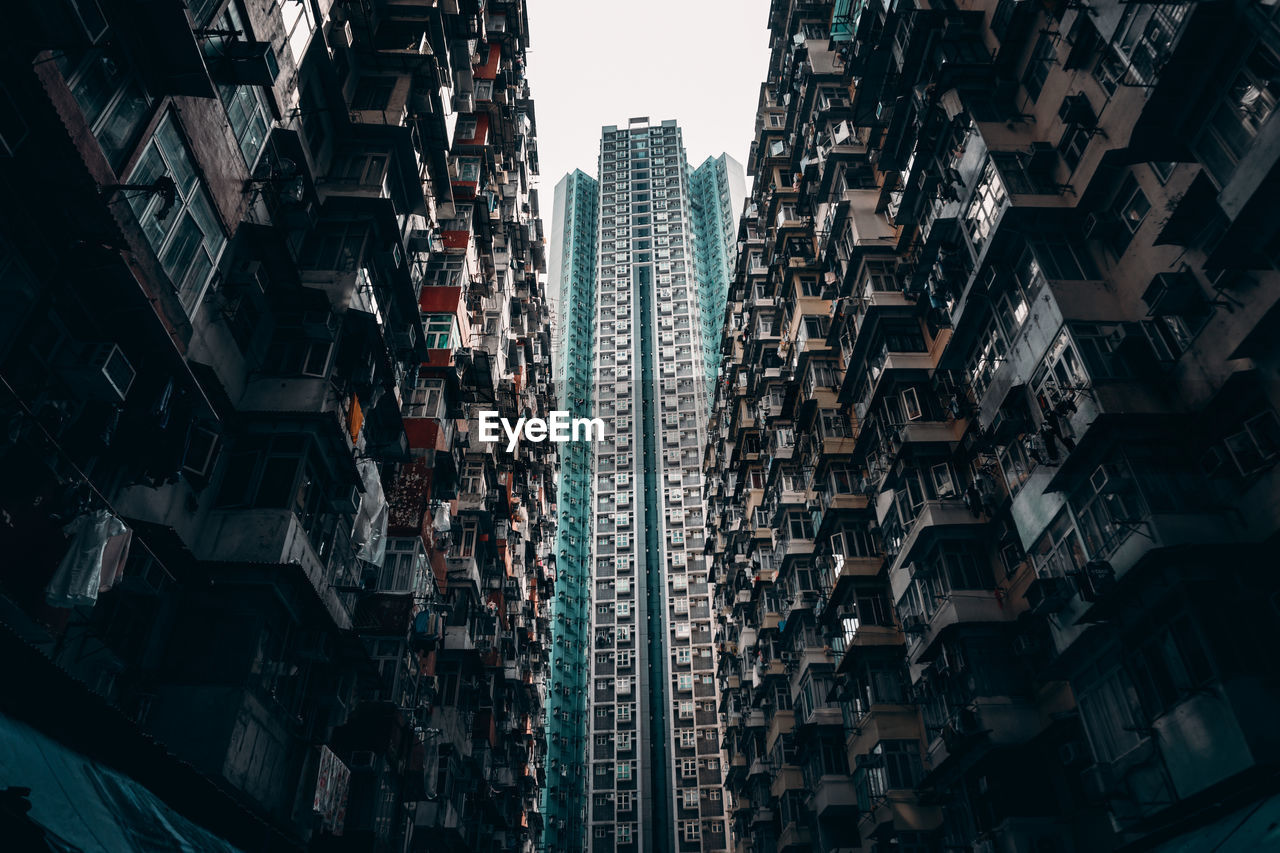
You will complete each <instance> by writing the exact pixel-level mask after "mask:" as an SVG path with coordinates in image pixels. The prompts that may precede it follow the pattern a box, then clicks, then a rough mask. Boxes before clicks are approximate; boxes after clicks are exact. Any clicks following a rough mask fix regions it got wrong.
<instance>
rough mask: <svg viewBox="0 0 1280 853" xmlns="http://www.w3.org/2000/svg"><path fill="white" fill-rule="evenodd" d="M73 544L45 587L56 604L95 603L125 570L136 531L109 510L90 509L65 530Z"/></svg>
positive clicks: (72, 521) (53, 604)
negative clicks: (100, 593) (100, 594)
mask: <svg viewBox="0 0 1280 853" xmlns="http://www.w3.org/2000/svg"><path fill="white" fill-rule="evenodd" d="M62 532H63V533H66V534H67V535H68V536H70V537H71V544H70V546H69V547H68V548H67V553H66V554H65V555H64V556H63V558H62V562H61V563H60V564H59V565H58V570H57V571H56V572H54V575H53V579H52V580H50V581H49V586H48V588H47V589H46V590H45V597H46V600H47V601H48V602H49V604H50V605H52V606H54V607H75V606H77V605H81V604H87V605H92V604H94V603H95V602H97V600H98V593H99V592H106V591H107V590H109V589H110V588H111V587H112V586H113V585H114V584H115V582H116V581H117V580H119V578H120V575H121V573H122V572H123V571H124V564H125V561H126V560H128V558H129V545H130V543H131V542H132V540H133V531H132V530H130V529H129V527H128V525H126V524H125V523H124V522H123V521H121V520H120V519H118V518H116V517H115V516H114V515H112V514H111V513H110V512H108V511H107V510H105V509H100V510H96V511H94V512H87V513H85V514H83V515H80V516H77V517H76V518H74V519H72V520H71V522H70V523H69V524H67V526H66V527H64V528H63V529H62Z"/></svg>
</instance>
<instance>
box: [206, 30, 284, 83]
mask: <svg viewBox="0 0 1280 853" xmlns="http://www.w3.org/2000/svg"><path fill="white" fill-rule="evenodd" d="M222 51H223V53H222V56H221V64H220V65H219V66H217V72H218V73H217V76H218V77H221V78H223V79H224V80H225V81H226V82H231V83H240V84H244V85H248V86H273V85H275V82H276V77H277V76H279V74H280V62H279V60H277V59H276V52H275V49H274V48H272V46H271V43H270V42H265V41H228V42H224V44H223V48H222Z"/></svg>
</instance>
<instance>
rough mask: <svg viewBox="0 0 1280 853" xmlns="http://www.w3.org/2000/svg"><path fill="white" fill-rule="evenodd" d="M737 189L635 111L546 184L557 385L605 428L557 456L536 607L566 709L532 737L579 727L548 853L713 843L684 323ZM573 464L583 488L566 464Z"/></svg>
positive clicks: (712, 700) (699, 334)
mask: <svg viewBox="0 0 1280 853" xmlns="http://www.w3.org/2000/svg"><path fill="white" fill-rule="evenodd" d="M741 183H742V177H741V175H740V173H739V170H738V169H737V168H736V164H734V163H733V162H732V160H729V159H728V158H724V157H722V158H719V159H711V160H708V161H707V163H706V164H705V165H704V166H703V167H700V168H699V169H697V170H692V171H691V170H690V169H689V167H688V164H687V162H686V157H685V152H684V144H683V140H682V138H681V132H680V128H679V127H678V126H677V125H676V123H675V122H674V121H664V122H661V123H650V122H649V121H648V119H643V118H642V119H633V120H632V121H631V122H630V123H629V124H628V125H627V126H626V127H606V128H604V131H603V137H602V139H601V143H600V160H599V177H598V180H595V181H593V180H592V179H590V178H589V177H587V176H586V175H584V174H583V173H581V172H575V173H574V174H572V175H570V176H568V177H566V178H565V180H564V181H562V182H561V184H560V186H559V188H558V192H557V201H556V214H555V216H556V218H555V225H554V228H553V241H555V246H556V248H555V251H556V252H558V253H559V254H558V256H556V257H554V258H553V264H552V279H553V282H554V285H553V286H555V287H558V288H559V292H558V294H557V297H558V305H557V309H556V315H557V323H558V326H557V342H558V343H557V352H558V361H557V365H558V373H557V378H558V381H559V382H560V383H561V390H560V393H561V396H562V398H565V399H569V400H570V405H571V406H574V405H586V406H588V409H589V412H590V414H591V415H592V416H594V417H600V418H602V419H603V420H604V421H605V423H606V424H607V427H606V437H605V440H604V441H603V442H599V443H596V444H595V445H594V446H592V447H591V455H590V458H589V460H583V459H582V458H580V456H579V453H580V452H579V451H578V450H569V451H568V452H567V453H563V454H562V459H563V460H565V464H566V465H567V466H568V467H567V468H566V467H564V466H563V465H562V469H561V474H560V481H561V500H560V504H559V506H558V511H559V515H560V519H561V530H560V538H559V540H558V548H557V553H556V559H557V590H556V598H557V605H556V606H557V608H558V610H557V614H559V613H560V612H561V610H559V608H563V612H564V614H565V619H564V620H561V619H560V618H559V615H557V618H556V620H555V623H554V625H553V635H554V647H555V652H554V654H555V655H559V656H561V657H560V658H558V659H556V660H557V661H559V660H562V661H563V666H560V665H554V666H553V668H552V672H551V676H552V684H551V691H552V696H553V700H552V701H553V703H554V702H556V701H558V700H557V698H556V697H557V695H563V696H566V698H567V699H568V700H569V702H570V704H568V705H566V707H565V708H564V712H565V713H567V714H569V715H570V716H569V718H567V719H566V718H560V719H559V720H557V719H555V718H554V717H553V718H552V719H551V720H550V728H549V735H550V737H551V740H552V749H553V750H554V749H555V748H556V745H557V743H558V742H557V740H556V738H557V737H560V736H563V737H565V738H574V737H576V736H577V735H578V733H579V732H580V731H582V729H581V728H579V727H578V726H577V724H576V723H575V722H574V720H575V719H576V718H575V717H573V716H572V715H574V714H578V713H581V714H583V715H584V716H585V722H586V727H585V732H586V742H585V744H583V746H582V748H581V749H577V752H576V753H572V752H565V753H561V755H563V759H562V761H563V762H569V761H572V760H573V759H575V758H576V759H577V762H580V763H581V766H582V767H583V768H584V769H585V770H586V777H585V779H583V780H581V783H579V782H577V781H575V780H574V779H573V778H572V774H573V772H574V769H575V766H576V765H574V766H564V765H563V764H562V766H561V767H559V768H558V769H559V770H561V771H564V775H562V778H563V779H564V780H565V781H564V782H563V783H562V784H563V786H564V787H563V789H562V790H563V791H564V794H565V797H564V800H563V805H562V806H560V808H561V810H560V811H557V803H554V802H550V801H549V803H548V806H547V809H548V813H549V814H551V815H554V823H553V822H552V821H549V823H548V833H547V835H546V836H545V837H546V838H547V839H548V843H549V844H551V843H554V842H564V843H569V842H574V841H576V835H575V834H574V833H576V832H577V831H578V828H577V827H574V826H572V824H573V823H574V822H575V821H577V822H578V823H579V825H580V826H581V827H582V828H584V829H585V831H586V832H587V837H586V838H585V839H584V840H585V843H586V844H587V846H588V848H589V849H590V850H592V851H604V850H619V851H626V850H646V851H647V850H721V849H725V847H726V845H727V843H728V842H727V836H726V826H727V824H726V819H725V812H724V803H723V800H722V797H721V790H722V770H721V767H720V743H719V726H718V722H717V717H716V702H717V691H716V685H715V679H714V663H713V660H714V659H713V652H712V627H711V610H710V598H709V590H708V587H707V584H706V582H705V575H706V570H705V559H706V558H705V554H704V544H705V538H704V517H703V504H702V468H701V460H702V446H703V444H704V442H705V439H706V418H707V407H708V396H707V391H708V382H707V378H708V377H707V357H706V351H705V349H704V328H709V327H704V314H705V313H706V312H708V311H709V310H712V308H715V309H716V310H719V305H720V304H721V303H722V301H723V299H724V292H725V290H724V286H725V283H726V282H727V280H728V264H729V263H730V262H731V261H732V256H733V255H734V254H735V250H736V246H735V245H734V244H732V243H728V242H726V239H725V223H726V221H727V220H726V217H727V216H728V207H729V205H731V204H732V203H733V194H732V193H733V190H732V188H733V187H735V186H741ZM695 185H696V186H697V187H699V189H698V190H697V191H696V193H695V190H694V186H695ZM695 194H696V202H695ZM695 205H696V206H697V210H696V211H695ZM593 214H594V215H595V216H596V220H595V222H594V223H591V222H589V221H586V219H588V218H589V217H590V216H592V215H593ZM593 241H594V246H592V245H591V243H592V242H593ZM700 247H705V251H704V249H703V248H700ZM592 260H594V262H595V265H594V269H590V270H589V268H588V266H587V265H588V264H590V263H591V261H592ZM699 263H701V265H702V269H703V270H706V271H707V272H706V274H705V275H703V274H702V273H700V272H699ZM584 461H585V462H587V463H588V464H589V467H588V468H586V469H585V473H586V475H587V476H586V478H585V481H584V480H581V479H579V476H580V471H579V469H578V468H577V467H575V466H576V465H578V464H580V463H583V462H584ZM575 501H576V503H575ZM584 522H585V524H584ZM578 531H581V532H582V534H581V536H579V534H578ZM582 607H586V608H587V613H588V622H587V624H586V625H585V628H586V632H585V637H584V639H583V641H582V642H581V643H579V641H578V637H579V636H580V625H579V623H578V622H577V621H576V619H577V618H578V615H579V614H580V613H581V612H582V611H581V609H580V608H582ZM584 679H585V684H583V681H584ZM575 691H577V692H575ZM572 703H576V707H575V706H574V705H573V704H572ZM553 711H554V704H553ZM566 743H567V744H569V745H570V746H573V748H575V749H576V745H573V742H572V741H567V742H566ZM553 754H554V753H553ZM556 770H557V768H555V767H552V768H550V770H549V772H551V773H552V776H553V782H552V786H551V787H550V788H549V796H552V797H554V795H555V794H556V788H555V785H556V784H557V783H556V782H555V781H554V773H555V772H556ZM566 777H567V778H566ZM579 785H581V787H579ZM579 796H582V797H584V798H585V799H583V800H581V803H582V805H581V808H579V807H578V806H577V805H576V803H577V802H579V801H578V800H577V799H576V798H577V797H579ZM561 820H563V822H564V823H563V825H561V824H560V821H561Z"/></svg>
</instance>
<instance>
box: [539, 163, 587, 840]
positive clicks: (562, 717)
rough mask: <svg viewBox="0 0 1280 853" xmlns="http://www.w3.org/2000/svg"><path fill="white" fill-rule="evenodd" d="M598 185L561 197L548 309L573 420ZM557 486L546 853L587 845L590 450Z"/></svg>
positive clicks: (583, 406)
mask: <svg viewBox="0 0 1280 853" xmlns="http://www.w3.org/2000/svg"><path fill="white" fill-rule="evenodd" d="M598 201H599V183H598V182H597V181H596V180H595V179H594V178H592V177H591V176H590V175H588V174H586V173H585V172H582V171H580V170H579V171H576V172H573V173H572V174H569V175H566V176H565V177H564V178H563V179H562V180H561V181H560V183H558V184H557V185H556V188H555V206H554V212H553V219H552V222H553V223H554V227H553V229H552V241H551V246H550V251H549V252H548V262H547V295H548V299H549V300H550V303H551V306H552V347H551V352H552V356H551V357H552V371H551V372H552V379H553V382H554V383H555V394H556V401H557V408H558V409H560V410H561V411H568V412H570V413H571V415H572V416H573V417H575V418H579V417H590V416H591V411H592V381H591V380H592V373H593V371H594V369H595V368H594V362H593V353H594V351H595V334H594V327H595V312H594V310H593V306H594V305H595V283H596V251H597V246H596V233H597V232H596V229H597V227H598V225H599V214H598V209H597V204H598ZM559 454H560V456H559V476H558V478H557V484H556V497H557V513H556V543H555V557H556V581H555V597H554V599H553V600H552V603H551V617H552V625H553V627H552V632H551V634H552V648H551V672H552V676H551V679H550V682H549V690H548V694H547V713H546V718H547V768H546V770H547V784H546V787H545V788H544V789H543V801H544V808H543V812H544V815H545V820H546V825H545V826H546V828H545V832H544V841H545V846H546V848H547V849H548V850H581V849H582V847H583V844H584V841H585V838H586V836H585V834H584V833H585V824H584V821H585V819H586V805H585V804H586V795H587V794H586V784H587V775H586V772H585V770H586V767H585V765H584V764H583V761H582V756H583V755H584V754H585V749H586V743H587V714H588V708H587V703H586V702H585V701H584V699H585V697H586V695H587V684H588V680H589V679H590V677H591V673H590V671H589V670H588V667H587V665H586V661H587V656H586V655H587V649H588V647H589V637H590V630H591V615H590V606H591V545H592V535H591V523H592V522H591V494H592V447H591V445H590V444H587V443H585V442H576V441H575V442H567V443H565V444H561V445H560V449H559Z"/></svg>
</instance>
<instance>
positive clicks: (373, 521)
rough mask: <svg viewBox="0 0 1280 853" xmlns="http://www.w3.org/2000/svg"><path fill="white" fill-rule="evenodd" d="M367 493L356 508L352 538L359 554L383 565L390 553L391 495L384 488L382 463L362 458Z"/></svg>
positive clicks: (361, 465)
mask: <svg viewBox="0 0 1280 853" xmlns="http://www.w3.org/2000/svg"><path fill="white" fill-rule="evenodd" d="M356 470H357V471H358V472H359V473H360V480H361V482H362V484H363V486H364V495H363V496H362V497H361V498H360V509H359V510H358V511H357V512H356V520H355V525H354V526H353V528H352V531H351V541H352V543H353V544H354V545H355V546H356V556H357V557H359V558H360V559H362V560H364V561H365V562H368V563H373V564H374V565H375V566H381V565H382V561H383V559H384V558H385V557H386V553H387V519H388V510H387V498H386V495H384V494H383V491H382V478H381V477H380V476H379V475H378V463H376V462H374V461H373V460H372V459H361V460H360V461H359V462H357V463H356Z"/></svg>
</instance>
